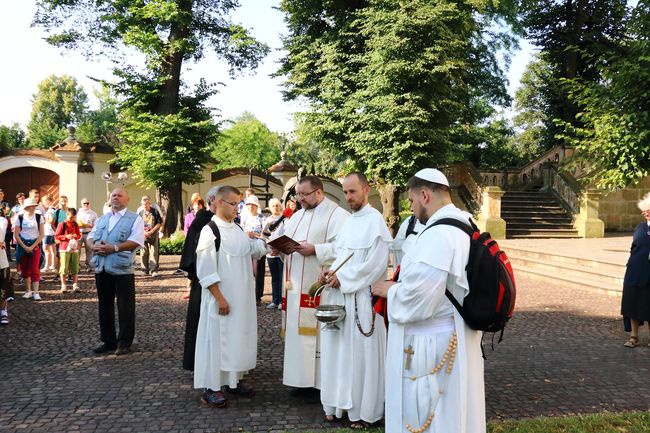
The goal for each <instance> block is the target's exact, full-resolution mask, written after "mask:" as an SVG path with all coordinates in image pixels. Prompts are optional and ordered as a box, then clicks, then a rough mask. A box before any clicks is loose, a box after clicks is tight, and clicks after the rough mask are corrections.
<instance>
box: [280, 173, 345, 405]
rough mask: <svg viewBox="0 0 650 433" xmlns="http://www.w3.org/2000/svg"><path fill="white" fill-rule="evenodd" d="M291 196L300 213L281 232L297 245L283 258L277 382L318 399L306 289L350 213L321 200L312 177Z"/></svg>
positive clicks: (315, 344) (315, 340)
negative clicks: (281, 360) (280, 366)
mask: <svg viewBox="0 0 650 433" xmlns="http://www.w3.org/2000/svg"><path fill="white" fill-rule="evenodd" d="M296 198H297V200H298V202H299V203H300V206H301V207H302V209H300V210H299V211H298V212H296V213H294V214H293V215H292V216H291V219H289V220H288V221H286V223H285V226H284V230H283V232H282V233H283V234H285V235H287V236H289V237H290V238H292V239H294V240H295V241H298V242H300V246H299V247H296V249H295V250H294V251H293V252H291V254H289V255H287V256H286V257H285V260H284V266H285V269H284V279H285V281H284V287H283V291H284V292H283V297H282V312H283V314H282V331H281V334H282V335H283V336H284V371H283V375H282V383H283V384H284V385H287V386H291V387H294V389H293V390H292V391H291V392H292V395H295V396H302V397H304V398H306V399H308V400H314V399H316V401H318V400H317V398H318V396H317V390H318V389H320V383H321V379H320V344H319V329H318V322H317V321H316V317H315V311H316V310H315V308H316V306H317V302H315V300H314V299H312V298H311V297H310V296H309V293H308V291H309V288H310V286H311V285H312V284H314V283H315V282H316V281H318V278H319V276H320V273H321V272H322V271H324V270H327V269H328V268H329V265H330V264H331V263H332V261H333V257H331V256H330V255H325V254H324V253H323V250H324V248H323V247H322V245H323V244H329V243H332V242H334V241H335V240H336V237H337V235H338V234H339V232H340V230H341V227H342V226H343V223H344V222H345V220H346V219H347V218H348V217H349V216H350V213H349V212H348V211H346V210H345V209H343V208H342V207H340V206H339V205H338V204H336V203H334V202H333V201H332V200H330V199H328V198H327V197H325V191H324V187H323V183H322V182H321V180H320V179H318V178H317V177H315V176H305V177H303V178H302V179H300V180H299V181H298V183H297V184H296ZM279 234H281V233H277V235H279Z"/></svg>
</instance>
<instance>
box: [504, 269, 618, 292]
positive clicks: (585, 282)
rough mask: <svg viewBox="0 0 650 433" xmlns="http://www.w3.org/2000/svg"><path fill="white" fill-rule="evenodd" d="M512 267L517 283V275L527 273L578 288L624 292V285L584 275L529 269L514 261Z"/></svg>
mask: <svg viewBox="0 0 650 433" xmlns="http://www.w3.org/2000/svg"><path fill="white" fill-rule="evenodd" d="M512 269H513V271H514V274H515V283H516V282H517V275H526V276H529V277H533V278H535V279H538V280H542V281H547V282H549V283H550V284H553V283H556V284H557V283H560V284H562V285H563V286H569V287H574V288H577V289H590V290H596V291H598V292H602V293H605V294H607V295H612V296H621V293H622V292H623V287H622V285H621V286H620V287H617V286H615V285H611V284H607V283H603V282H601V281H598V280H589V279H586V278H584V277H571V276H565V275H561V274H556V275H549V274H548V273H546V272H544V271H538V270H534V269H529V268H527V267H525V266H519V265H517V264H514V263H513V265H512Z"/></svg>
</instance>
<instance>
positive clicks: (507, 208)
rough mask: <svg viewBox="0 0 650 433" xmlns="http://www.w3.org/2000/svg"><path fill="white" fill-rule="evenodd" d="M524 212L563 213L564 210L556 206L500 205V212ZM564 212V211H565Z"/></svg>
mask: <svg viewBox="0 0 650 433" xmlns="http://www.w3.org/2000/svg"><path fill="white" fill-rule="evenodd" d="M524 210H534V211H536V212H545V211H565V210H564V208H563V207H562V206H560V205H558V204H546V205H544V204H532V203H531V204H527V205H526V206H516V205H515V206H513V205H509V204H503V203H501V212H502V213H503V212H508V211H524ZM565 212H566V211H565Z"/></svg>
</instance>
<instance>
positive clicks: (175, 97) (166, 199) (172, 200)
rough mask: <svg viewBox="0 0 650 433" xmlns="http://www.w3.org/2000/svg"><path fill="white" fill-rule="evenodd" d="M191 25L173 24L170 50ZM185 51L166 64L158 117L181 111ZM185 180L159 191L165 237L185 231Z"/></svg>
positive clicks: (185, 2)
mask: <svg viewBox="0 0 650 433" xmlns="http://www.w3.org/2000/svg"><path fill="white" fill-rule="evenodd" d="M179 7H180V9H181V11H183V12H185V13H186V15H187V16H191V13H192V1H191V0H182V1H180V2H179ZM189 33H190V32H189V22H188V21H187V20H186V19H180V20H178V21H175V22H174V23H172V26H171V29H170V31H169V38H168V46H173V45H174V44H176V43H178V41H179V40H183V39H187V37H188V36H189ZM184 54H185V53H184V52H183V51H180V50H179V51H173V52H171V53H170V54H169V55H168V56H167V58H166V59H165V60H164V61H163V63H162V68H161V74H162V76H164V77H168V78H167V80H166V81H165V82H164V83H163V84H162V98H161V100H160V102H159V104H158V106H157V107H156V109H155V112H156V114H174V113H176V112H177V111H178V102H179V95H180V86H181V68H182V66H183V55H184ZM181 182H182V181H181V180H180V179H179V180H176V181H175V182H173V183H172V184H171V185H163V186H160V187H159V188H158V194H159V195H160V203H161V206H162V208H163V212H164V213H165V215H164V218H165V221H164V233H165V235H166V236H169V235H170V234H172V233H174V232H175V231H177V230H182V229H183V210H184V209H183V203H182V201H181V193H182V187H181Z"/></svg>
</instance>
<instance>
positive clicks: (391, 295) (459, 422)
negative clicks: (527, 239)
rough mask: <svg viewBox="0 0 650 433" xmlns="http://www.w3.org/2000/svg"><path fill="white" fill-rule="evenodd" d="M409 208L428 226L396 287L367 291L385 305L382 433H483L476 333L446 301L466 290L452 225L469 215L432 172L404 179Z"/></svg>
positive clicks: (463, 249)
mask: <svg viewBox="0 0 650 433" xmlns="http://www.w3.org/2000/svg"><path fill="white" fill-rule="evenodd" d="M407 186H408V198H409V202H410V203H411V210H412V211H413V214H414V215H415V216H416V218H417V219H418V220H419V221H420V223H422V224H424V225H425V226H426V228H425V229H423V230H421V231H420V233H419V234H418V236H417V239H416V240H415V244H414V246H413V248H411V249H409V250H408V251H407V252H406V255H405V256H404V258H403V260H402V263H401V272H400V277H399V280H398V281H397V282H392V281H385V282H380V283H375V284H374V285H373V289H372V291H373V294H375V295H378V296H381V297H385V298H387V300H388V320H389V323H390V326H389V328H388V347H387V361H386V389H387V390H390V392H386V431H387V432H393V433H396V432H404V433H406V432H410V433H424V432H428V433H442V432H444V433H484V432H485V431H486V427H485V390H484V381H483V358H482V357H481V332H479V331H475V330H472V329H470V328H469V327H468V326H467V325H466V324H465V322H464V321H463V319H462V317H461V316H460V315H459V314H458V311H456V309H455V308H454V306H453V305H452V304H451V302H450V301H449V300H448V299H447V297H446V296H445V289H446V288H447V289H449V291H450V292H451V293H452V294H453V295H454V297H455V298H456V299H457V300H458V301H459V302H460V303H461V304H462V303H463V300H464V298H465V296H466V295H467V293H468V292H469V285H468V283H467V274H466V271H465V266H466V265H467V260H468V257H469V237H468V236H467V234H466V233H464V232H463V231H461V230H460V229H458V228H456V227H453V226H450V225H443V224H441V225H432V224H434V223H435V222H436V221H439V220H441V219H443V218H453V219H456V220H459V221H461V222H463V223H465V224H468V225H469V218H470V214H468V213H467V212H463V211H461V210H460V209H458V208H457V207H456V206H454V205H453V204H452V202H451V195H450V190H449V182H448V181H447V178H446V177H445V175H444V174H442V173H441V172H440V171H439V170H436V169H433V168H425V169H423V170H420V171H418V172H417V173H416V174H415V176H413V177H412V178H411V179H409V181H408V184H407Z"/></svg>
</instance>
